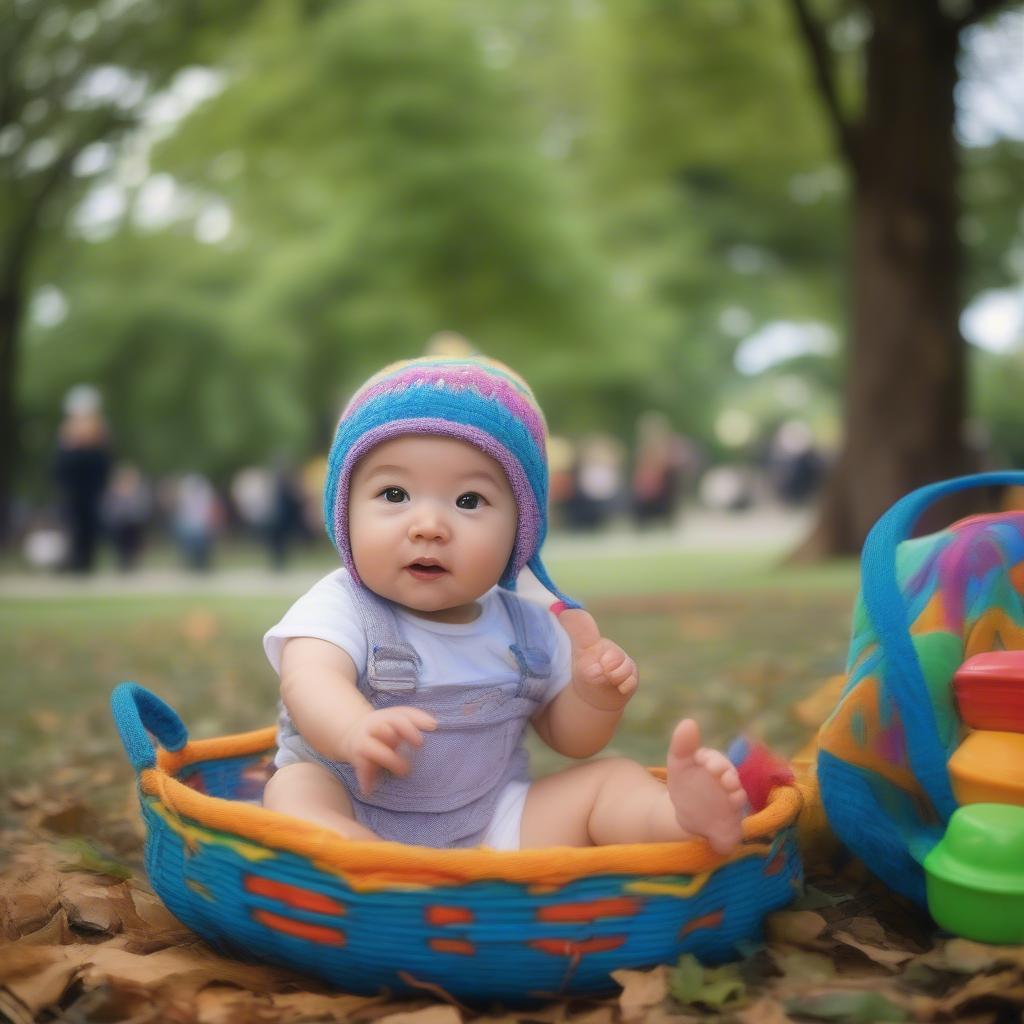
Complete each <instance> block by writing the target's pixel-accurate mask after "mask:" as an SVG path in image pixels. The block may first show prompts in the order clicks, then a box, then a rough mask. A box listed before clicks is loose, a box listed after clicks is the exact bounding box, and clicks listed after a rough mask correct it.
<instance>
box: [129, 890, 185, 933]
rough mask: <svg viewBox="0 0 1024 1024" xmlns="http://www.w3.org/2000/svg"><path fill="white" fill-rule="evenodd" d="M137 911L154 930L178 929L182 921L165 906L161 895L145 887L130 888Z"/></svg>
mask: <svg viewBox="0 0 1024 1024" xmlns="http://www.w3.org/2000/svg"><path fill="white" fill-rule="evenodd" d="M129 893H130V895H131V900H132V904H133V906H134V907H135V913H136V914H138V916H139V918H140V919H141V920H142V921H143V922H144V923H145V925H146V926H147V927H148V928H152V929H153V930H154V931H165V930H177V929H181V928H182V927H183V925H182V923H181V922H180V921H179V920H178V919H177V918H176V917H175V916H174V915H173V914H172V913H171V912H170V911H169V910H168V909H167V907H166V906H164V903H163V900H161V899H160V897H159V896H156V895H154V894H153V893H151V892H146V891H145V890H144V889H136V888H134V887H131V888H130V889H129Z"/></svg>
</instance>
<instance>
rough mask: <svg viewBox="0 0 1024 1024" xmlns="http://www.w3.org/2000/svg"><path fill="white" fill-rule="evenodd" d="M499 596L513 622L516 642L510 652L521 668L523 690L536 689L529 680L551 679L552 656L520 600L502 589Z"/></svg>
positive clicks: (510, 646)
mask: <svg viewBox="0 0 1024 1024" xmlns="http://www.w3.org/2000/svg"><path fill="white" fill-rule="evenodd" d="M498 596H499V597H500V598H501V603H502V604H503V605H504V607H505V611H506V612H507V613H508V617H509V619H510V621H511V622H512V631H513V634H514V642H513V643H512V644H510V645H509V650H510V651H511V652H512V655H513V657H514V658H515V659H516V664H517V665H518V666H519V680H520V684H521V688H523V689H531V690H532V689H534V688H535V687H533V686H530V684H529V680H531V679H533V680H545V681H546V680H548V679H550V678H551V655H550V654H548V651H547V649H546V648H545V647H544V646H543V645H542V644H541V643H540V640H541V638H540V637H539V636H538V631H537V629H536V628H535V627H532V626H531V624H530V616H528V615H527V614H526V612H525V611H524V610H523V606H522V605H521V604H520V602H519V598H517V597H516V596H515V595H514V594H509V593H507V592H506V591H504V590H502V589H501V588H499V589H498Z"/></svg>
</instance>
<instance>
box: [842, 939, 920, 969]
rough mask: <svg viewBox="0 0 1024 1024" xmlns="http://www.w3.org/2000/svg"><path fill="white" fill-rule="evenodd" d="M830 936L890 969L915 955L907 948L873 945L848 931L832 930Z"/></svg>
mask: <svg viewBox="0 0 1024 1024" xmlns="http://www.w3.org/2000/svg"><path fill="white" fill-rule="evenodd" d="M832 938H834V939H835V940H836V942H842V943H843V944H844V945H847V946H852V947H853V948H854V949H859V950H860V951H861V952H862V953H863V954H864V955H865V956H866V957H868V958H869V959H870V960H872V961H873V962H874V963H876V964H881V965H882V966H883V967H888V968H889V969H890V970H896V968H897V967H898V966H899V965H900V964H903V963H906V962H907V961H908V960H913V959H914V957H915V956H917V954H916V953H913V952H911V951H910V950H907V949H889V948H887V947H885V946H875V945H873V944H871V943H869V942H861V941H860V940H858V939H856V938H854V937H853V936H852V935H850V934H849V933H848V932H843V931H837V932H833V933H832Z"/></svg>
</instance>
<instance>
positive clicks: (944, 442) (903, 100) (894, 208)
mask: <svg viewBox="0 0 1024 1024" xmlns="http://www.w3.org/2000/svg"><path fill="white" fill-rule="evenodd" d="M874 9H875V11H876V14H875V19H874V31H873V34H872V36H871V38H870V40H869V41H868V43H867V53H866V61H867V67H866V77H867V81H866V99H865V110H864V115H863V120H862V122H861V124H860V126H859V129H858V132H857V137H856V148H855V150H853V151H852V154H851V155H852V158H853V166H852V168H851V171H852V175H853V180H854V187H853V210H852V218H851V224H852V235H851V243H850V260H851V268H850V280H851V295H850V305H851V335H850V338H849V344H848V348H847V351H848V360H847V371H846V373H847V376H846V393H845V410H844V431H843V436H844V442H843V448H842V451H841V452H840V455H839V458H838V460H837V463H836V465H835V467H834V469H833V472H832V474H831V477H830V479H829V482H828V484H827V486H826V488H825V494H824V496H823V502H822V505H821V509H820V512H819V519H818V522H817V525H816V526H815V528H814V530H813V531H812V533H811V535H810V536H809V537H808V538H807V540H806V541H805V542H804V543H803V545H802V546H801V548H800V549H799V550H798V551H797V552H796V554H795V557H797V558H817V557H821V556H823V555H836V554H849V553H854V552H856V551H859V549H860V547H861V545H862V544H863V541H864V538H865V537H866V536H867V533H868V531H869V530H870V528H871V526H872V525H873V523H874V522H875V520H876V519H877V518H878V516H879V515H881V513H882V512H884V511H885V509H886V508H887V507H888V506H889V505H891V504H892V503H893V502H894V501H895V500H896V499H898V498H899V497H900V496H901V495H903V494H906V493H907V492H908V491H910V490H912V489H913V488H915V487H918V486H920V485H921V484H924V483H928V482H930V481H933V480H938V479H941V478H943V477H949V476H956V475H958V474H961V473H964V472H969V471H970V470H971V469H972V468H973V465H972V458H971V454H970V452H969V451H968V447H967V445H966V443H965V439H964V432H963V425H964V414H965V404H966V397H965V396H966V345H965V343H964V340H963V338H962V337H961V335H960V329H959V315H960V246H959V242H958V239H957V220H958V216H959V202H958V196H957V144H956V141H955V139H954V135H953V123H954V100H953V91H954V87H955V85H956V81H957V66H956V56H957V47H958V31H957V28H956V27H955V26H954V25H953V24H951V23H950V22H948V21H947V20H946V19H945V18H944V16H943V15H942V14H941V5H938V4H935V5H931V4H919V3H915V4H907V3H895V4H877V5H875V7H874ZM965 500H966V501H971V500H972V499H971V498H970V497H968V498H967V499H965ZM973 501H974V503H975V504H974V507H975V509H976V508H977V501H978V497H977V495H975V496H974V497H973ZM961 507H965V506H963V505H961ZM958 511H959V510H958V509H955V508H954V507H953V505H952V503H950V504H948V505H946V506H945V508H944V509H943V510H942V511H941V512H940V513H937V515H941V516H943V517H944V520H945V522H948V521H949V518H950V514H951V513H955V512H958ZM925 525H927V526H934V525H936V520H935V519H933V520H932V521H931V522H930V523H928V524H925Z"/></svg>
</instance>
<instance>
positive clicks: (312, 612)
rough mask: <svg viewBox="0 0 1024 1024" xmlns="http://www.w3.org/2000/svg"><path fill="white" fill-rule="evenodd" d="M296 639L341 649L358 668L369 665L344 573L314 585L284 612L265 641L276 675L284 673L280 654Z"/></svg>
mask: <svg viewBox="0 0 1024 1024" xmlns="http://www.w3.org/2000/svg"><path fill="white" fill-rule="evenodd" d="M297 636H309V637H313V638H315V639H317V640H326V641H327V642H328V643H332V644H334V645H335V646H336V647H340V648H341V649H342V650H343V651H344V652H345V653H346V654H347V655H348V656H349V657H350V658H351V659H352V661H353V662H354V663H355V665H356V667H357V668H360V667H362V666H363V665H365V664H366V636H365V634H364V633H363V627H362V623H361V621H360V618H359V610H358V609H357V608H356V605H355V602H354V601H353V599H352V594H351V593H350V592H349V589H348V587H347V586H346V585H345V581H344V570H338V571H336V572H333V573H331V574H330V575H329V576H325V577H324V578H323V579H322V580H320V582H319V583H315V584H314V585H313V586H312V587H311V588H310V589H309V590H308V591H306V593H305V594H303V595H302V597H300V598H299V599H298V600H297V601H296V602H295V604H293V605H292V606H291V608H289V609H288V611H287V612H285V614H284V617H283V618H282V619H281V621H280V622H278V623H277V625H276V626H272V627H271V628H270V629H268V630H267V632H266V634H265V635H264V637H263V650H264V651H266V654H267V658H268V659H269V660H270V664H271V665H273V666H274V671H275V672H277V673H278V674H280V672H281V652H282V651H283V650H284V645H285V643H286V642H287V641H288V640H290V639H292V638H293V637H297Z"/></svg>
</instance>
